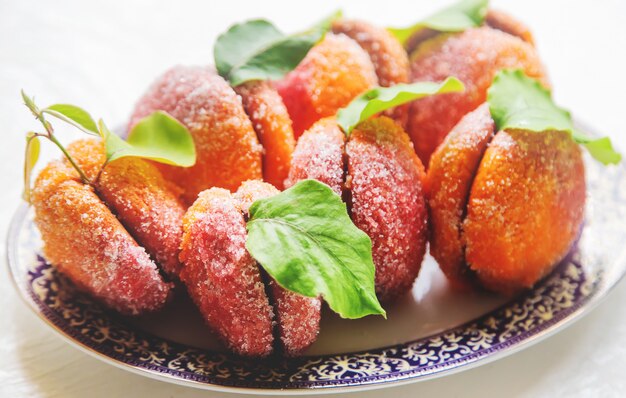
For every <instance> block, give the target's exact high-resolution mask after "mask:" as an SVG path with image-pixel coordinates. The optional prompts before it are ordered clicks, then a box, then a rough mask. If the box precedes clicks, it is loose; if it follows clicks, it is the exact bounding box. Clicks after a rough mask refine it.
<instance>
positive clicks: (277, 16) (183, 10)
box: [0, 0, 626, 398]
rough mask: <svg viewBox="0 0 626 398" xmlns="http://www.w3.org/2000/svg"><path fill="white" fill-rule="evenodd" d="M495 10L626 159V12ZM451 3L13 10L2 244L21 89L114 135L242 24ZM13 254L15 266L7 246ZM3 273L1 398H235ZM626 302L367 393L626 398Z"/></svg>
mask: <svg viewBox="0 0 626 398" xmlns="http://www.w3.org/2000/svg"><path fill="white" fill-rule="evenodd" d="M493 4H494V5H495V6H496V7H499V8H501V9H504V10H506V11H509V12H511V13H512V14H513V15H515V16H517V17H519V18H520V19H522V20H523V21H525V22H526V23H527V24H528V25H530V26H531V27H532V29H533V32H534V34H535V38H536V40H537V43H538V48H539V51H540V52H541V54H542V56H543V60H544V62H545V64H546V65H547V67H548V70H549V72H550V76H551V80H552V83H553V86H554V89H555V96H556V99H557V101H558V102H559V103H560V104H562V105H564V106H566V107H568V108H570V109H571V110H572V111H573V113H574V114H575V115H576V116H577V117H578V118H579V119H581V120H583V121H586V122H588V123H590V124H591V125H593V126H595V127H596V128H597V129H598V131H601V132H604V133H606V134H609V135H611V136H612V137H613V139H614V141H615V143H616V144H617V146H618V147H619V148H621V149H622V150H624V149H626V125H625V124H624V117H625V116H626V83H625V82H624V79H625V78H626V2H623V1H619V0H603V1H593V2H592V1H576V2H574V1H567V0H559V1H547V0H542V1H539V0H532V1H523V2H522V1H517V2H513V1H493ZM439 5H440V4H436V2H434V1H431V2H423V1H417V0H411V1H403V2H393V1H389V0H386V1H377V2H373V1H368V2H366V1H356V0H355V1H343V2H335V1H320V0H315V1H309V2H300V1H289V2H287V1H284V2H278V1H274V2H270V1H259V0H257V1H236V0H227V1H220V2H214V1H211V2H209V1H205V2H190V1H130V0H127V1H107V2H87V1H67V0H63V1H47V2H44V1H41V2H34V1H19V2H18V1H13V2H10V1H8V0H0V131H1V133H0V138H1V142H0V164H1V167H2V169H1V170H2V172H1V173H0V235H1V238H2V241H3V242H4V238H5V235H6V230H7V227H8V224H9V220H10V217H11V215H12V213H13V210H14V209H15V208H16V206H17V205H18V203H19V200H20V199H19V198H20V190H21V167H22V163H21V162H22V151H23V143H24V141H23V140H24V138H23V137H24V133H25V132H26V131H27V130H28V129H32V128H36V127H37V125H36V124H35V122H34V121H33V120H32V118H31V116H30V115H29V114H28V112H27V110H26V108H24V107H23V106H22V105H21V101H20V98H19V90H20V88H24V89H25V90H26V91H27V92H28V93H30V94H31V95H35V96H36V97H37V99H38V102H39V103H40V104H48V103H52V102H69V103H76V104H80V105H81V106H83V107H84V108H86V109H88V110H90V111H91V112H92V114H95V115H98V116H102V117H103V118H105V120H107V121H108V123H109V125H116V124H122V123H125V121H126V118H127V117H128V114H129V112H130V110H131V108H132V106H133V103H134V101H135V100H136V98H137V97H138V96H139V95H140V93H141V92H142V91H143V90H144V89H145V88H146V86H147V85H148V84H149V83H150V81H151V80H152V79H153V78H154V77H155V76H156V75H157V74H159V73H161V72H162V71H163V70H164V69H166V68H168V67H169V66H171V65H173V64H177V63H181V64H203V63H208V62H211V59H212V55H211V54H212V43H213V40H214V38H215V36H216V35H217V34H218V33H219V32H221V31H223V30H224V29H225V28H227V26H228V25H229V24H231V23H233V22H236V21H240V20H243V19H247V18H251V17H266V18H268V19H271V20H272V21H274V22H275V23H276V24H277V25H279V26H280V27H282V28H284V30H286V31H294V30H298V29H301V28H302V27H305V26H307V25H308V24H310V23H311V22H312V21H315V20H317V19H318V18H320V17H322V16H323V15H326V14H328V13H330V12H331V11H332V10H335V9H337V8H342V9H343V10H344V12H345V14H346V15H347V16H350V17H359V18H365V19H368V20H370V21H372V22H375V23H378V24H380V25H400V26H402V25H405V24H409V23H411V22H413V21H416V20H418V19H420V17H421V16H423V15H424V14H425V13H428V12H430V11H432V10H434V9H435V8H437V7H438V6H439ZM67 137H69V135H68V136H67ZM49 153H51V151H47V153H46V154H44V156H48V154H49ZM1 250H2V258H3V259H4V257H5V254H4V251H5V248H4V245H2V249H1ZM2 268H3V269H2V270H1V271H0V322H1V323H0V397H27V396H28V397H70V398H71V397H84V396H88V397H90V398H96V397H118V396H149V397H155V398H156V397H200V396H203V397H206V396H216V397H217V396H227V395H228V394H219V393H212V392H206V391H197V390H193V389H188V388H183V387H177V386H174V385H169V384H165V383H162V382H158V381H153V380H149V379H146V378H143V377H140V376H136V375H133V374H129V373H127V372H124V371H122V370H118V369H116V368H113V367H111V366H109V365H106V364H104V363H101V362H99V361H98V360H96V359H93V358H91V357H88V356H87V355H85V354H83V353H82V352H79V351H78V350H76V349H74V348H72V347H69V346H68V345H67V344H66V343H64V342H63V341H62V340H61V339H60V338H59V337H57V336H56V335H55V334H54V333H53V332H52V331H51V330H50V329H48V328H47V327H46V326H45V325H44V324H43V322H41V321H40V320H38V319H37V318H36V317H35V316H34V315H32V314H31V313H30V312H29V310H28V309H27V308H26V306H25V305H23V304H22V303H21V302H20V301H19V299H18V297H17V295H16V293H15V292H14V291H13V287H12V286H11V284H10V283H9V281H8V273H7V272H6V269H4V268H5V267H2ZM625 303H626V283H624V282H622V283H621V284H620V285H619V286H618V287H617V288H616V289H615V290H614V291H613V293H612V294H611V295H610V296H609V297H608V299H607V300H606V301H605V302H604V303H603V304H601V305H600V306H599V307H598V308H597V309H596V310H595V311H594V312H592V313H591V314H590V315H588V316H587V317H586V318H584V319H583V320H582V321H580V322H578V323H577V324H575V325H574V326H572V327H570V328H569V329H567V330H565V331H563V332H561V333H559V334H557V335H556V336H554V337H551V338H549V339H548V340H546V341H544V342H542V343H540V344H538V345H536V346H534V347H532V348H530V349H528V350H526V351H523V352H520V353H518V354H516V355H513V356H511V357H508V358H505V359H503V360H500V361H497V362H495V363H491V364H489V365H486V366H483V367H480V368H477V369H474V370H470V371H467V372H463V373H460V374H457V375H453V376H449V377H445V378H442V379H438V380H433V381H429V382H424V383H419V384H413V385H408V386H403V387H396V388H392V389H387V390H377V391H371V392H369V393H362V394H360V396H366V397H379V396H383V397H392V396H393V397H394V398H399V397H409V396H418V395H419V396H423V397H428V396H437V397H439V396H457V397H468V396H469V397H471V396H476V397H486V396H533V397H534V396H546V397H554V396H563V397H571V396H584V397H587V396H602V397H610V396H615V397H618V396H626V365H625V364H626V305H625Z"/></svg>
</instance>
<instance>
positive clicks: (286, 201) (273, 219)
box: [246, 180, 385, 319]
mask: <svg viewBox="0 0 626 398" xmlns="http://www.w3.org/2000/svg"><path fill="white" fill-rule="evenodd" d="M247 229H248V239H247V241H246V248H247V249H248V251H249V252H250V254H251V255H252V257H254V258H255V259H256V260H257V261H258V262H259V263H260V264H261V266H262V267H263V268H264V269H265V270H266V271H267V273H268V274H270V275H271V276H272V278H274V279H275V280H276V281H277V282H278V284H280V285H281V286H282V287H284V288H286V289H288V290H291V291H294V292H296V293H299V294H302V295H304V296H308V297H316V296H319V295H321V296H323V298H324V300H326V302H327V303H328V305H329V307H330V308H331V309H332V310H333V311H335V312H336V313H338V314H339V315H340V316H341V317H343V318H349V319H355V318H361V317H364V316H366V315H371V314H381V315H383V316H385V310H384V309H383V308H382V307H381V305H380V303H379V302H378V299H377V298H376V293H375V290H374V274H375V270H374V263H373V260H372V242H371V241H370V239H369V237H368V236H367V235H366V234H365V233H364V232H363V231H361V230H360V229H358V228H357V227H356V226H355V225H354V224H353V223H352V221H351V220H350V217H349V216H348V212H347V210H346V205H345V204H344V203H343V202H342V200H341V198H340V197H339V196H338V195H337V194H335V193H334V192H333V191H332V190H331V189H330V188H329V187H328V186H327V185H325V184H322V183H320V182H318V181H315V180H305V181H301V182H299V183H297V184H296V185H294V186H293V187H291V188H289V189H287V190H285V191H283V192H281V193H280V194H278V195H276V196H273V197H270V198H267V199H261V200H258V201H256V202H254V204H253V205H252V207H250V219H249V221H248V225H247Z"/></svg>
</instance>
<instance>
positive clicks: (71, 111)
mask: <svg viewBox="0 0 626 398" xmlns="http://www.w3.org/2000/svg"><path fill="white" fill-rule="evenodd" d="M42 112H45V113H47V114H49V115H51V116H54V117H56V118H57V119H61V120H63V121H64V122H67V123H70V124H71V125H73V126H75V127H77V128H79V129H80V130H82V131H84V132H86V133H87V134H95V135H98V127H97V126H96V122H95V121H94V120H93V118H92V117H91V115H90V114H89V113H88V112H87V111H86V110H84V109H83V108H80V107H78V106H76V105H70V104H54V105H51V106H49V107H47V108H44V109H42Z"/></svg>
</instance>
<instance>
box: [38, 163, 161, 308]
mask: <svg viewBox="0 0 626 398" xmlns="http://www.w3.org/2000/svg"><path fill="white" fill-rule="evenodd" d="M32 199H33V205H34V207H35V222H36V223H37V227H38V228H39V231H40V232H41V237H42V240H43V242H44V247H43V252H44V255H45V256H46V259H47V260H48V261H49V262H50V263H52V264H54V265H55V267H57V268H58V270H59V271H60V272H61V273H63V274H64V275H66V276H67V277H68V278H69V279H70V280H71V281H72V282H73V283H74V284H75V285H76V286H77V287H78V288H79V289H81V290H84V291H86V292H87V293H89V294H91V295H93V296H94V297H95V298H96V299H98V300H99V301H102V302H103V303H104V304H106V305H107V306H108V307H110V308H113V309H115V310H117V311H119V312H120V313H122V314H128V315H138V314H142V313H146V312H151V311H156V310H158V309H160V308H161V307H163V305H164V304H165V303H166V302H167V299H168V297H169V296H170V291H171V286H170V285H169V284H168V283H166V282H164V281H163V278H161V276H160V275H159V271H158V269H157V266H156V265H155V264H154V262H153V261H152V260H151V259H150V257H149V256H148V254H147V253H146V251H145V250H144V249H143V248H142V247H141V246H139V245H138V244H137V242H135V240H134V239H133V238H132V237H131V236H130V235H129V233H128V232H127V231H126V229H125V228H124V227H123V226H122V224H120V222H119V221H118V219H117V218H116V217H115V215H113V213H112V212H111V210H109V208H108V207H107V206H106V205H105V204H104V203H103V202H102V200H101V199H100V198H99V197H98V196H97V195H96V193H95V192H94V190H93V188H92V187H91V186H89V185H85V184H83V183H82V182H81V181H80V179H79V177H78V173H77V172H76V171H75V170H74V169H72V168H71V167H70V166H68V165H67V164H66V163H65V162H62V161H53V162H51V163H50V164H48V166H47V167H46V168H44V169H43V170H42V171H41V173H40V174H39V176H38V177H37V180H36V182H35V187H34V189H33V196H32Z"/></svg>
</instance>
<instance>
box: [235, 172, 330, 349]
mask: <svg viewBox="0 0 626 398" xmlns="http://www.w3.org/2000/svg"><path fill="white" fill-rule="evenodd" d="M277 193H278V190H276V188H274V187H273V186H271V185H269V184H266V183H264V182H261V181H247V182H244V183H243V184H242V185H241V187H239V189H238V190H237V192H236V193H235V199H237V200H238V201H239V203H240V205H241V210H242V211H243V212H244V213H248V210H249V208H250V206H251V205H252V203H254V202H255V201H256V200H258V199H262V198H267V197H271V196H274V195H276V194H277ZM267 281H268V287H269V295H270V299H271V301H273V305H274V312H275V314H276V322H277V325H276V327H277V331H278V338H279V339H280V344H281V346H282V349H283V352H284V353H285V354H286V355H288V356H296V355H299V354H300V353H301V352H302V351H304V350H305V349H307V348H308V347H309V346H310V345H311V344H313V342H314V341H315V339H316V338H317V334H318V333H319V328H320V326H319V323H320V315H321V314H320V309H321V304H322V303H321V300H320V299H319V298H317V297H305V296H302V295H300V294H298V293H294V292H291V291H289V290H287V289H284V288H282V287H281V286H280V285H279V284H278V283H276V281H275V280H274V279H272V277H271V276H269V275H268V276H267Z"/></svg>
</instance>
